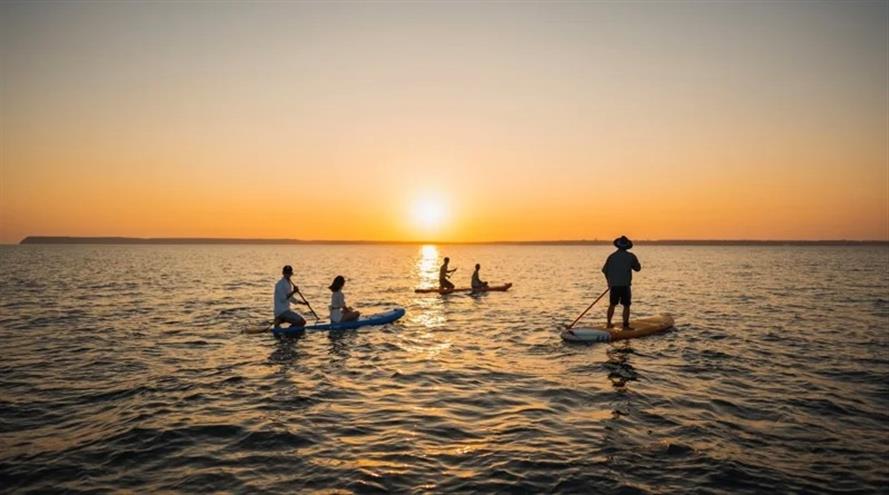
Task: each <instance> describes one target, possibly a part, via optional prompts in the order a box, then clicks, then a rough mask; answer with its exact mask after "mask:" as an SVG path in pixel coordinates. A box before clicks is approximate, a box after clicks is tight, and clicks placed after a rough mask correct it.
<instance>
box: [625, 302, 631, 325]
mask: <svg viewBox="0 0 889 495" xmlns="http://www.w3.org/2000/svg"><path fill="white" fill-rule="evenodd" d="M624 328H626V329H629V328H630V307H629V306H624Z"/></svg>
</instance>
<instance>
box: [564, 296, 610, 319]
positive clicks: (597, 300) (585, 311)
mask: <svg viewBox="0 0 889 495" xmlns="http://www.w3.org/2000/svg"><path fill="white" fill-rule="evenodd" d="M610 290H611V287H609V288H607V289H605V292H603V293H602V294H600V295H599V297H597V298H596V300H595V301H593V304H590V305H589V306H587V308H586V309H585V310H583V313H580V316H578V317H577V319H576V320H574V321H573V322H571V324H570V325H568V328H573V327H574V325H576V324H577V322H578V321H580V319H581V318H583V315H585V314H587V311H589V310H591V309H593V306H595V305H596V303H597V302H599V299H602V298H603V297H605V294H608V291H610Z"/></svg>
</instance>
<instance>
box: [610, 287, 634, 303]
mask: <svg viewBox="0 0 889 495" xmlns="http://www.w3.org/2000/svg"><path fill="white" fill-rule="evenodd" d="M630 292H631V291H630V286H629V285H622V286H620V287H612V288H611V305H612V306H614V305H617V304H621V305H623V306H629V305H630V300H631V299H632V294H631V293H630Z"/></svg>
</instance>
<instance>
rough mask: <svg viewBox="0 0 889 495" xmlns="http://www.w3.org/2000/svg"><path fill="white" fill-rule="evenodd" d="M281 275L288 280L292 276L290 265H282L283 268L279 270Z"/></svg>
mask: <svg viewBox="0 0 889 495" xmlns="http://www.w3.org/2000/svg"><path fill="white" fill-rule="evenodd" d="M281 275H284V276H285V277H287V278H290V276H291V275H293V267H292V266H290V265H284V268H282V269H281Z"/></svg>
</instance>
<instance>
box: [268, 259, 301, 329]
mask: <svg viewBox="0 0 889 495" xmlns="http://www.w3.org/2000/svg"><path fill="white" fill-rule="evenodd" d="M281 274H282V275H283V276H282V277H281V280H278V283H276V284H275V328H280V326H281V323H284V322H286V323H290V326H292V327H304V326H305V325H306V319H305V318H303V317H302V316H301V315H300V314H299V313H297V312H296V311H292V310H291V309H290V303H296V304H306V303H304V302H302V301H298V300H296V299H294V298H293V295H294V294H296V293H297V292H299V288H298V287H297V286H296V285H294V284H293V282H292V281H291V280H290V277H291V276H293V267H291V266H290V265H285V266H284V268H283V269H282V270H281Z"/></svg>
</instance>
